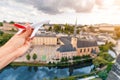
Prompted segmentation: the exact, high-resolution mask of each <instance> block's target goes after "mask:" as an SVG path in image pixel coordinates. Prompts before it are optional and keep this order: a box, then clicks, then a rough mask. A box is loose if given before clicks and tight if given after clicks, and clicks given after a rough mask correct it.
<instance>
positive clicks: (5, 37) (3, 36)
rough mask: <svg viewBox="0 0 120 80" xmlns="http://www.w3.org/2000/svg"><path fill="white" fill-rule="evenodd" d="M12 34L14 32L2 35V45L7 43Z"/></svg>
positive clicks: (0, 42) (0, 41)
mask: <svg viewBox="0 0 120 80" xmlns="http://www.w3.org/2000/svg"><path fill="white" fill-rule="evenodd" d="M12 36H13V34H8V33H4V34H2V36H0V46H2V45H3V44H5V43H6V42H7V41H8V40H9V39H10V38H11V37H12Z"/></svg>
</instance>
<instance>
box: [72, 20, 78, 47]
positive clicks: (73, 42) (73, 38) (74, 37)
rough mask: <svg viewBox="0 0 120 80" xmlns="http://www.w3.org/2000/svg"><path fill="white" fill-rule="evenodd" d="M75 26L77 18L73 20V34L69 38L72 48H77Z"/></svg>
mask: <svg viewBox="0 0 120 80" xmlns="http://www.w3.org/2000/svg"><path fill="white" fill-rule="evenodd" d="M76 27H77V19H76V21H75V27H74V34H73V37H72V39H71V44H72V46H73V47H74V48H77V37H76Z"/></svg>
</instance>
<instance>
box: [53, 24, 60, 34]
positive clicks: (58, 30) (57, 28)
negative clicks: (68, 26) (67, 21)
mask: <svg viewBox="0 0 120 80" xmlns="http://www.w3.org/2000/svg"><path fill="white" fill-rule="evenodd" d="M53 29H54V31H55V32H60V31H61V26H60V25H58V24H55V25H54V26H53Z"/></svg>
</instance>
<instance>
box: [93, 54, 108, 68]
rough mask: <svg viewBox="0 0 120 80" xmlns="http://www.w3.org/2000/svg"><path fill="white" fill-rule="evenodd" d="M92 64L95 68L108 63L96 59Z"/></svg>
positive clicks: (101, 59) (99, 58) (98, 58)
mask: <svg viewBox="0 0 120 80" xmlns="http://www.w3.org/2000/svg"><path fill="white" fill-rule="evenodd" d="M93 64H94V65H95V66H96V67H103V66H105V65H106V64H108V61H106V60H104V59H103V58H102V57H99V56H98V57H96V58H95V59H94V60H93Z"/></svg>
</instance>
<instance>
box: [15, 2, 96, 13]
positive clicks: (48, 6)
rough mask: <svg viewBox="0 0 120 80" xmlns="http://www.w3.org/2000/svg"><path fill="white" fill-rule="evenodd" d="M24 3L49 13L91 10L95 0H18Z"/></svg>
mask: <svg viewBox="0 0 120 80" xmlns="http://www.w3.org/2000/svg"><path fill="white" fill-rule="evenodd" d="M16 1H17V2H21V3H24V4H31V5H33V6H34V7H35V8H37V9H38V10H40V11H42V12H44V13H47V14H58V13H61V9H63V8H68V9H73V10H75V11H76V12H90V11H91V10H92V9H93V7H94V4H95V0H31V1H30V0H16ZM63 12H64V11H63Z"/></svg>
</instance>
